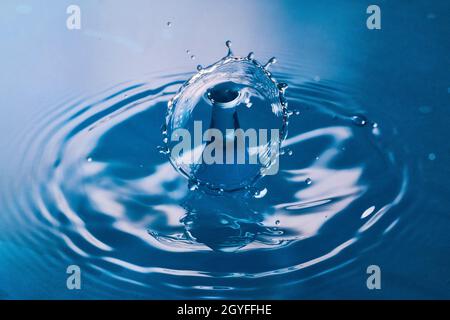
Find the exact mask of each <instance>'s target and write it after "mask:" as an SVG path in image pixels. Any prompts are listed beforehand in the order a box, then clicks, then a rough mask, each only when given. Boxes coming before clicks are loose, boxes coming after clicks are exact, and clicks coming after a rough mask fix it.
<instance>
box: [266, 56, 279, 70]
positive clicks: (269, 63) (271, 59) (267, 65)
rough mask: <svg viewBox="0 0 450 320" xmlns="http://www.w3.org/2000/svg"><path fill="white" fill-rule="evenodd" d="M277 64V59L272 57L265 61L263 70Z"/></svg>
mask: <svg viewBox="0 0 450 320" xmlns="http://www.w3.org/2000/svg"><path fill="white" fill-rule="evenodd" d="M275 63H277V58H275V57H272V58H270V59H269V61H267V63H266V64H265V65H264V69H267V68H268V67H270V66H271V65H272V64H275Z"/></svg>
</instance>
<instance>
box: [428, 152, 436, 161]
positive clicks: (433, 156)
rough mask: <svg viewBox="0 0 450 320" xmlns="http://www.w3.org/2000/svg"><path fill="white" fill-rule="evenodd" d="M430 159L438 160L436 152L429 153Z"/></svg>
mask: <svg viewBox="0 0 450 320" xmlns="http://www.w3.org/2000/svg"><path fill="white" fill-rule="evenodd" d="M428 160H431V161H434V160H436V154H434V153H430V154H429V155H428Z"/></svg>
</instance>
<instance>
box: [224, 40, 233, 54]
mask: <svg viewBox="0 0 450 320" xmlns="http://www.w3.org/2000/svg"><path fill="white" fill-rule="evenodd" d="M225 45H226V46H227V48H228V54H227V56H231V55H233V52H232V51H231V41H230V40H227V41H226V42H225Z"/></svg>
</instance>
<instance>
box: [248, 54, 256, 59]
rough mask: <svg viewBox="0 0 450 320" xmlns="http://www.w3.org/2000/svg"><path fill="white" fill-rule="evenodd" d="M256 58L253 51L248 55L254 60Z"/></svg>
mask: <svg viewBox="0 0 450 320" xmlns="http://www.w3.org/2000/svg"><path fill="white" fill-rule="evenodd" d="M254 58H255V54H254V53H253V52H250V53H249V54H248V56H247V59H249V60H253V59H254Z"/></svg>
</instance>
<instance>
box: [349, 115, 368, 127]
mask: <svg viewBox="0 0 450 320" xmlns="http://www.w3.org/2000/svg"><path fill="white" fill-rule="evenodd" d="M352 121H353V124H355V125H357V126H358V127H364V126H365V125H366V124H367V119H366V117H364V116H362V115H358V116H353V117H352Z"/></svg>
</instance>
